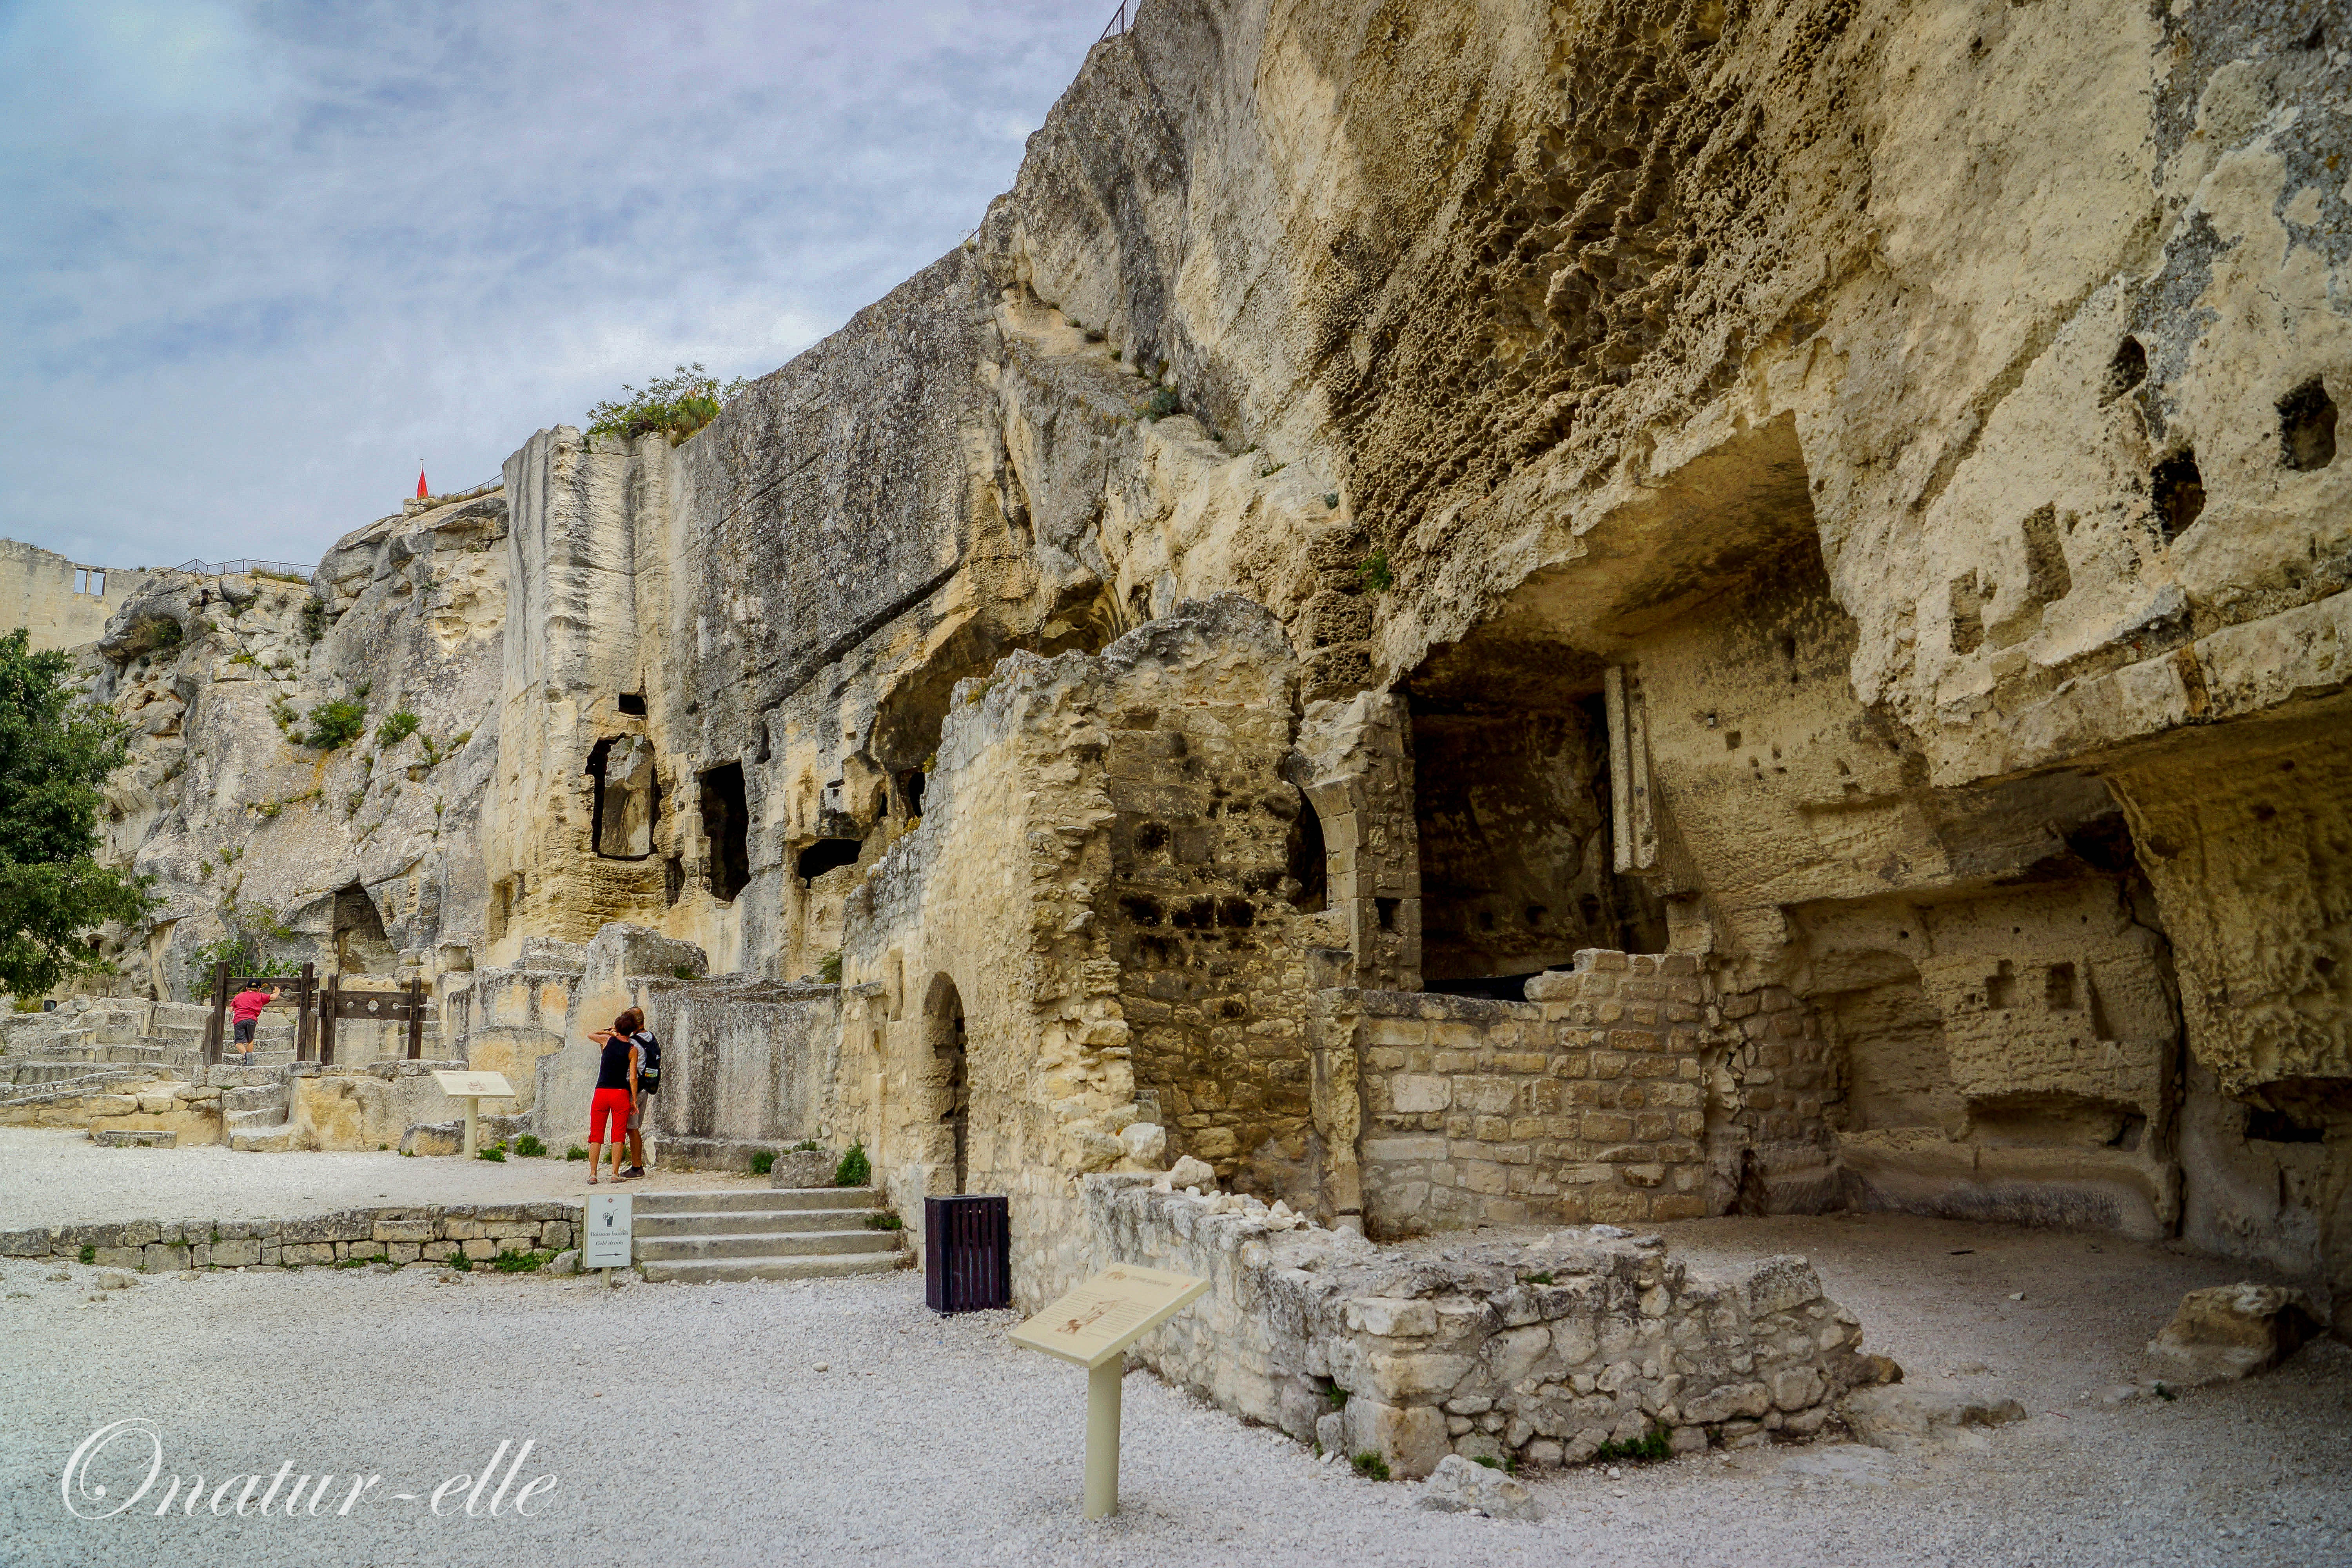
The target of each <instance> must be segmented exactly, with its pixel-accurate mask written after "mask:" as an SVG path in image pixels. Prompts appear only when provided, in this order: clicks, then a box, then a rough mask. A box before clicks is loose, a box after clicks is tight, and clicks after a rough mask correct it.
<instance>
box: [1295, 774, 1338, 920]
mask: <svg viewBox="0 0 2352 1568" xmlns="http://www.w3.org/2000/svg"><path fill="white" fill-rule="evenodd" d="M1289 838H1290V844H1289V850H1290V854H1289V865H1288V867H1287V869H1288V871H1289V873H1290V879H1291V880H1292V881H1294V882H1296V883H1297V885H1298V890H1297V892H1295V893H1293V894H1291V895H1290V902H1291V907H1292V908H1294V909H1297V910H1302V911H1304V912H1306V913H1307V914H1312V913H1314V912H1315V911H1316V910H1320V909H1322V908H1324V907H1325V905H1326V903H1327V901H1328V896H1329V872H1328V860H1329V854H1328V847H1326V845H1325V844H1324V842H1323V818H1322V817H1321V816H1318V814H1317V812H1316V810H1315V805H1314V803H1313V802H1312V801H1309V800H1308V799H1307V796H1306V795H1304V794H1303V793H1302V794H1301V795H1299V797H1298V815H1297V816H1294V817H1292V818H1291V819H1290V833H1289Z"/></svg>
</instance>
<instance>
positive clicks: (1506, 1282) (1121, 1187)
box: [1084, 1175, 1881, 1476]
mask: <svg viewBox="0 0 2352 1568" xmlns="http://www.w3.org/2000/svg"><path fill="white" fill-rule="evenodd" d="M1084 1185H1085V1197H1086V1237H1087V1243H1088V1246H1089V1251H1090V1262H1091V1263H1092V1266H1093V1267H1095V1268H1104V1267H1108V1266H1109V1265H1111V1264H1113V1263H1117V1262H1122V1261H1124V1262H1133V1263H1139V1264H1144V1265H1148V1266H1150V1267H1152V1268H1167V1269H1172V1270H1175V1271H1177V1272H1179V1273H1183V1274H1190V1275H1192V1276H1194V1277H1196V1278H1200V1279H1207V1280H1209V1281H1210V1285H1211V1289H1210V1292H1209V1294H1207V1295H1206V1296H1203V1297H1202V1299H1201V1300H1199V1301H1198V1302H1197V1303H1196V1304H1194V1305H1193V1306H1192V1307H1191V1308H1189V1309H1187V1310H1185V1311H1184V1312H1182V1313H1180V1314H1179V1315H1178V1316H1177V1317H1176V1318H1175V1319H1174V1320H1173V1321H1171V1322H1170V1323H1169V1324H1168V1326H1167V1327H1165V1328H1162V1329H1160V1330H1156V1331H1153V1332H1152V1333H1150V1334H1148V1335H1146V1336H1145V1337H1144V1338H1143V1339H1142V1340H1141V1341H1140V1342H1138V1344H1137V1345H1136V1347H1135V1349H1134V1351H1133V1352H1130V1353H1131V1354H1133V1355H1134V1356H1135V1357H1136V1359H1138V1360H1139V1361H1141V1362H1142V1363H1144V1364H1146V1365H1148V1366H1150V1367H1152V1368H1153V1369H1155V1370H1156V1371H1158V1372H1159V1373H1160V1374H1161V1375H1162V1376H1164V1377H1167V1378H1168V1379H1170V1380H1171V1381H1172V1382H1174V1383H1176V1384H1180V1385H1181V1386H1183V1387H1185V1388H1188V1389H1191V1390H1192V1391H1194V1392H1195V1393H1197V1394H1200V1395H1201V1396H1202V1397H1203V1398H1206V1399H1209V1400H1211V1401H1213V1403H1215V1404H1216V1405H1220V1406H1221V1407H1223V1408H1224V1409H1226V1410H1230V1411H1232V1412H1234V1414H1236V1415H1242V1416H1244V1417H1245V1418H1247V1419H1250V1420H1255V1421H1261V1422H1264V1423H1265V1424H1266V1425H1268V1426H1278V1427H1280V1428H1281V1429H1282V1430H1284V1431H1285V1432H1286V1433H1288V1434H1289V1435H1290V1436H1293V1437H1295V1438H1297V1439H1298V1440H1299V1441H1301V1442H1308V1441H1314V1442H1319V1443H1321V1444H1322V1446H1323V1447H1324V1448H1325V1449H1326V1450H1327V1451H1330V1450H1337V1451H1338V1452H1340V1453H1343V1454H1346V1455H1349V1456H1350V1457H1352V1456H1354V1455H1357V1454H1362V1453H1371V1454H1377V1455H1379V1456H1381V1458H1383V1459H1384V1460H1386V1461H1387V1463H1388V1464H1389V1466H1390V1468H1391V1470H1392V1471H1394V1472H1395V1473H1396V1474H1399V1475H1402V1476H1423V1475H1426V1474H1428V1473H1429V1472H1430V1471H1431V1470H1432V1469H1433V1468H1436V1465H1437V1462H1438V1460H1439V1459H1441V1458H1444V1456H1445V1455H1446V1454H1448V1453H1457V1454H1462V1455H1465V1456H1466V1457H1471V1458H1486V1459H1492V1460H1495V1461H1496V1462H1498V1463H1499V1462H1505V1461H1510V1460H1517V1459H1526V1460H1529V1461H1532V1462H1535V1463H1538V1464H1559V1463H1571V1464H1572V1463H1578V1462H1580V1461H1582V1460H1584V1459H1588V1458H1591V1457H1592V1455H1593V1454H1594V1453H1595V1452H1596V1451H1597V1450H1598V1449H1599V1448H1600V1447H1601V1444H1602V1443H1604V1442H1607V1441H1612V1440H1614V1441H1617V1442H1637V1441H1640V1440H1641V1439H1642V1438H1643V1437H1645V1436H1650V1435H1651V1434H1653V1433H1662V1434H1665V1435H1667V1436H1668V1438H1669V1441H1670V1442H1671V1443H1672V1445H1673V1447H1674V1448H1675V1451H1676V1452H1688V1451H1693V1450H1696V1449H1700V1448H1704V1447H1707V1446H1708V1445H1709V1444H1710V1443H1715V1444H1727V1445H1731V1446H1738V1445H1740V1444H1743V1443H1748V1442H1758V1441H1763V1440H1765V1438H1764V1435H1765V1434H1767V1433H1769V1432H1780V1433H1784V1434H1787V1435H1789V1436H1805V1435H1808V1434H1810V1433H1812V1432H1815V1431H1818V1430H1820V1429H1821V1427H1822V1425H1823V1424H1824V1422H1825V1421H1826V1420H1827V1419H1828V1416H1829V1414H1830V1410H1831V1407H1832V1405H1834V1403H1835V1402H1836V1400H1837V1399H1838V1397H1839V1396H1840V1395H1841V1394H1843V1393H1844V1392H1845V1390H1846V1389H1847V1388H1848V1387H1850V1386H1852V1385H1853V1384H1856V1383H1859V1382H1862V1381H1865V1380H1867V1379H1869V1378H1872V1377H1874V1376H1875V1375H1877V1373H1878V1371H1879V1370H1881V1369H1878V1368H1876V1367H1875V1366H1874V1364H1873V1363H1869V1362H1866V1361H1864V1359H1863V1358H1862V1357H1861V1355H1860V1351H1861V1345H1862V1332H1861V1329H1860V1326H1859V1325H1858V1323H1857V1322H1856V1321H1855V1319H1854V1317H1853V1314H1852V1313H1851V1312H1848V1311H1847V1310H1844V1309H1843V1308H1842V1307H1840V1306H1839V1305H1838V1304H1837V1303H1836V1302H1834V1301H1832V1300H1827V1299H1826V1298H1825V1297H1824V1296H1823V1295H1822V1288H1821V1280H1820V1279H1819V1278H1818V1277H1816V1276H1815V1275H1814V1273H1813V1271H1812V1269H1811V1268H1810V1267H1809V1266H1807V1264H1806V1263H1805V1260H1804V1259H1803V1258H1764V1259H1761V1260H1759V1261H1758V1262H1756V1263H1753V1264H1750V1265H1748V1266H1747V1267H1746V1268H1740V1269H1738V1270H1737V1271H1735V1272H1733V1273H1731V1274H1729V1275H1727V1276H1724V1277H1720V1278H1706V1277H1703V1276H1697V1275H1694V1274H1692V1273H1690V1272H1689V1271H1688V1270H1687V1268H1685V1265H1684V1264H1683V1263H1682V1262H1680V1261H1679V1260H1677V1259H1675V1258H1672V1257H1671V1256H1670V1255H1669V1254H1668V1253H1667V1251H1666V1249H1665V1247H1664V1244H1663V1243H1662V1242H1660V1241H1658V1240H1657V1238H1655V1237H1648V1238H1634V1239H1631V1240H1601V1239H1600V1238H1597V1237H1586V1236H1578V1235H1558V1236H1553V1237H1546V1238H1544V1239H1543V1240H1542V1241H1541V1242H1538V1243H1537V1244H1534V1245H1532V1246H1521V1245H1519V1244H1517V1243H1474V1244H1469V1245H1467V1246H1465V1247H1461V1248H1458V1249H1447V1250H1444V1251H1443V1252H1438V1251H1421V1250H1417V1251H1416V1252H1415V1254H1414V1255H1412V1256H1407V1257H1399V1256H1395V1255H1393V1254H1386V1253H1384V1252H1383V1251H1382V1250H1381V1249H1378V1248H1375V1247H1372V1246H1371V1245H1370V1244H1369V1243H1367V1242H1366V1241H1365V1240H1364V1239H1363V1238H1362V1237H1358V1236H1352V1235H1349V1234H1348V1233H1346V1232H1335V1231H1330V1230H1325V1229H1321V1228H1318V1227H1303V1228H1284V1227H1283V1226H1280V1225H1278V1224H1276V1223H1275V1222H1272V1221H1271V1220H1270V1219H1269V1217H1268V1216H1267V1215H1266V1213H1265V1211H1264V1210H1261V1209H1254V1208H1249V1207H1244V1208H1243V1209H1241V1210H1240V1211H1239V1212H1235V1211H1234V1210H1233V1209H1232V1208H1230V1207H1228V1206H1226V1205H1231V1204H1232V1203H1233V1202H1234V1200H1232V1199H1226V1200H1224V1201H1223V1205H1216V1206H1213V1205H1212V1202H1211V1200H1208V1199H1205V1198H1192V1197H1187V1196H1185V1195H1184V1194H1181V1193H1170V1192H1160V1191H1156V1190H1154V1188H1153V1187H1152V1186H1151V1185H1150V1178H1149V1177H1146V1176H1120V1175H1109V1176H1097V1177H1090V1178H1088V1179H1087V1181H1086V1183H1085V1184H1084ZM1221 1211H1222V1212H1221Z"/></svg>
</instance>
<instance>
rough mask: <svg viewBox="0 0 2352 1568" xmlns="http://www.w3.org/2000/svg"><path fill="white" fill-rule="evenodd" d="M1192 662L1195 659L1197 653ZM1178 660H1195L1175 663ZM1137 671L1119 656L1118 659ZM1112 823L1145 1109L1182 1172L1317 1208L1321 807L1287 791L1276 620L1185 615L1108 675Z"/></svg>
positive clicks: (1120, 946) (1287, 714)
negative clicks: (1188, 1164)
mask: <svg viewBox="0 0 2352 1568" xmlns="http://www.w3.org/2000/svg"><path fill="white" fill-rule="evenodd" d="M1187 643H1190V644H1191V645H1192V646H1190V647H1185V646H1184V645H1185V644H1187ZM1180 650H1181V651H1180ZM1122 656H1123V657H1122ZM1105 658H1106V662H1107V663H1109V662H1111V661H1114V660H1120V661H1121V662H1118V663H1116V664H1114V665H1113V678H1112V679H1111V680H1110V681H1108V682H1107V684H1106V689H1105V691H1104V693H1103V697H1102V699H1101V701H1100V707H1101V710H1102V711H1103V713H1104V715H1105V718H1106V721H1107V722H1108V727H1109V737H1110V744H1109V747H1108V751H1107V752H1106V753H1105V755H1104V758H1103V762H1102V767H1103V769H1104V772H1105V773H1106V774H1107V779H1106V784H1105V788H1106V790H1107V793H1108V795H1109V798H1110V803H1111V806H1112V808H1113V810H1114V811H1116V812H1117V814H1118V815H1117V816H1116V817H1114V819H1113V821H1112V823H1111V877H1112V882H1111V886H1110V889H1109V893H1110V897H1109V899H1108V901H1107V902H1106V903H1104V904H1102V905H1101V906H1099V907H1098V909H1097V919H1098V920H1100V921H1102V922H1103V923H1104V925H1105V927H1106V928H1107V930H1108V932H1109V935H1110V956H1111V958H1112V959H1113V960H1114V961H1115V962H1116V963H1118V968H1119V1005H1120V1007H1121V1009H1122V1011H1123V1012H1124V1014H1125V1016H1126V1018H1127V1021H1128V1025H1129V1028H1130V1030H1131V1037H1130V1038H1131V1045H1130V1047H1129V1048H1130V1049H1131V1050H1132V1052H1133V1053H1134V1055H1133V1061H1134V1068H1135V1084H1136V1090H1137V1093H1138V1096H1139V1100H1146V1102H1147V1104H1148V1105H1150V1106H1156V1108H1157V1109H1156V1113H1153V1114H1147V1115H1146V1118H1145V1119H1146V1120H1149V1121H1157V1122H1159V1123H1160V1124H1161V1125H1162V1126H1164V1127H1166V1128H1167V1130H1168V1149H1169V1153H1170V1154H1171V1157H1172V1156H1177V1155H1183V1154H1190V1155H1192V1156H1193V1157H1194V1158H1196V1159H1200V1160H1203V1161H1206V1162H1207V1163H1209V1164H1210V1165H1212V1166H1213V1167H1214V1168H1215V1169H1216V1171H1217V1173H1218V1174H1219V1176H1220V1177H1222V1178H1226V1179H1233V1178H1234V1176H1235V1173H1241V1175H1240V1184H1241V1185H1243V1186H1244V1188H1245V1189H1248V1190H1253V1191H1258V1192H1261V1193H1263V1194H1265V1195H1266V1196H1267V1197H1269V1198H1271V1197H1275V1196H1285V1197H1288V1198H1290V1199H1291V1200H1292V1201H1294V1202H1298V1201H1304V1200H1305V1198H1306V1195H1307V1191H1308V1187H1309V1184H1310V1182H1311V1177H1310V1175H1309V1173H1308V1161H1309V1152H1308V1149H1307V1132H1308V1127H1307V1121H1308V1101H1307V1051H1306V1026H1305V1025H1306V1018H1305V1015H1306V1011H1307V987H1306V985H1305V984H1304V983H1303V982H1304V979H1305V969H1304V963H1305V961H1304V955H1303V953H1302V952H1301V951H1300V940H1301V934H1302V927H1303V925H1304V923H1305V922H1304V921H1301V919H1300V914H1301V910H1300V909H1299V905H1300V903H1301V902H1302V901H1304V895H1305V894H1306V892H1307V886H1306V885H1305V883H1306V879H1320V878H1321V877H1322V874H1323V870H1324V868H1323V866H1322V864H1321V861H1322V860H1323V859H1324V858H1325V857H1324V855H1323V853H1322V852H1321V850H1320V847H1318V850H1317V857H1316V858H1317V864H1315V865H1313V866H1304V865H1302V864H1301V863H1300V860H1301V856H1302V855H1303V854H1304V853H1305V852H1306V849H1307V846H1308V845H1309V844H1310V843H1311V842H1312V839H1311V838H1310V837H1309V833H1308V821H1307V816H1306V813H1307V809H1308V808H1307V805H1306V802H1305V801H1304V799H1303V798H1302V796H1301V794H1300V792H1299V790H1298V789H1297V786H1296V785H1294V784H1291V783H1290V782H1289V781H1288V780H1287V779H1286V777H1285V776H1284V770H1285V766H1286V762H1287V760H1288V757H1289V753H1290V748H1291V739H1292V731H1293V725H1294V717H1293V701H1292V686H1293V684H1294V682H1295V679H1296V674H1295V668H1296V666H1295V659H1294V658H1293V655H1292V653H1291V649H1290V645H1289V644H1288V642H1287V641H1286V640H1285V638H1284V637H1283V635H1282V628H1281V626H1280V625H1279V624H1278V623H1276V621H1275V619H1274V617H1273V616H1269V615H1267V614H1266V613H1265V611H1264V610H1263V609H1260V608H1259V607H1258V606H1256V605H1248V604H1246V603H1245V602H1244V601H1241V600H1238V599H1230V598H1229V599H1223V600H1218V601H1213V602H1212V603H1210V604H1208V605H1188V606H1184V607H1183V608H1182V609H1180V610H1179V611H1177V612H1176V613H1175V614H1173V615H1171V616H1170V617H1168V618H1166V619H1163V620H1160V621H1154V622H1152V623H1151V624H1150V626H1146V627H1144V628H1143V629H1142V630H1140V631H1139V632H1137V633H1134V634H1131V636H1130V637H1129V638H1128V639H1126V640H1124V641H1122V642H1121V643H1119V644H1117V645H1114V648H1113V650H1112V652H1110V653H1109V654H1107V655H1106V656H1105Z"/></svg>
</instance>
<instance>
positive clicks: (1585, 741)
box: [1408, 640, 1666, 998]
mask: <svg viewBox="0 0 2352 1568" xmlns="http://www.w3.org/2000/svg"><path fill="white" fill-rule="evenodd" d="M1601 678H1602V667H1601V663H1600V661H1599V660H1597V659H1595V658H1590V657H1587V656H1583V655H1580V654H1578V653H1577V652H1575V651H1574V650H1572V649H1569V648H1566V647H1560V646H1559V645H1557V644H1550V643H1528V644H1519V643H1510V642H1503V641H1500V640H1494V641H1489V642H1487V643H1486V644H1485V645H1484V646H1482V647H1460V648H1457V649H1455V650H1453V652H1452V653H1451V654H1449V655H1447V656H1444V657H1441V658H1436V659H1433V661H1432V662H1431V663H1430V664H1429V665H1427V666H1424V667H1423V669H1422V670H1421V671H1419V672H1416V674H1415V676H1414V678H1413V680H1412V684H1411V686H1410V687H1409V689H1408V698H1409V710H1410V712H1411V714H1412V756H1413V813H1414V818H1415V826H1416V829H1417V831H1418V835H1419V839H1420V858H1421V972H1422V984H1423V986H1424V987H1426V988H1427V989H1429V990H1431V991H1442V992H1453V993H1456V994H1469V995H1493V996H1507V997H1512V998H1516V997H1517V996H1518V995H1519V994H1520V988H1521V987H1522V986H1523V985H1524V984H1525V983H1526V981H1527V979H1528V976H1530V975H1533V974H1537V973H1541V972H1542V971H1543V970H1545V969H1549V968H1554V967H1559V966H1564V965H1566V964H1569V963H1573V962H1574V960H1575V954H1576V952H1577V950H1578V949H1579V948H1587V947H1601V948H1619V949H1623V950H1625V951H1627V952H1659V951H1662V950H1663V949H1664V946H1665V936H1666V933H1665V916H1664V903H1663V901H1662V900H1660V899H1659V898H1658V896H1657V895H1656V893H1655V892H1654V890H1653V889H1651V887H1650V885H1649V883H1648V882H1647V881H1645V880H1644V879H1642V878H1640V877H1638V876H1633V875H1630V874H1626V875H1621V874H1620V873H1619V872H1618V871H1617V870H1616V868H1615V860H1614V857H1613V853H1612V822H1613V817H1612V801H1611V794H1610V791H1611V784H1610V764H1609V721H1608V712H1607V707H1606V702H1605V700H1604V698H1603V696H1602V693H1601Z"/></svg>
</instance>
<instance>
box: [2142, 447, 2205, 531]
mask: <svg viewBox="0 0 2352 1568" xmlns="http://www.w3.org/2000/svg"><path fill="white" fill-rule="evenodd" d="M2148 500H2149V501H2150V502H2151V503H2152V504H2153V505H2154V506H2155V508H2156V522H2157V526H2158V528H2161V529H2162V530H2164V537H2165V538H2166V539H2168V540H2172V539H2178V538H2179V537H2180V536H2181V535H2182V534H2184V533H2186V532H2188V531H2189V525H2190V524H2192V523H2194V522H2195V521H2197V518H2198V514H2199V513H2200V512H2202V511H2203V510H2205V476H2204V475H2202V474H2200V473H2199V472H2198V471H2197V454H2196V452H2195V451H2193V450H2182V451H2179V452H2175V453H2174V454H2173V455H2172V456H2170V457H2169V458H2165V459H2164V461H2162V462H2160V463H2158V464H2157V466H2156V471H2155V472H2154V473H2153V474H2151V475H2149V476H2148Z"/></svg>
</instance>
